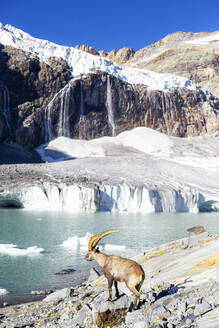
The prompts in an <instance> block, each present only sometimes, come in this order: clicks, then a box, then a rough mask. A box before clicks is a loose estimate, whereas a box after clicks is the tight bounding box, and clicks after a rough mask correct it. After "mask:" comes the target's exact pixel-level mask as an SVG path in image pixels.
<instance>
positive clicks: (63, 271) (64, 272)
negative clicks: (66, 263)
mask: <svg viewBox="0 0 219 328" xmlns="http://www.w3.org/2000/svg"><path fill="white" fill-rule="evenodd" d="M75 271H76V270H75V269H72V268H71V269H63V270H61V271H59V272H56V273H55V274H60V275H64V274H70V273H74V272H75Z"/></svg>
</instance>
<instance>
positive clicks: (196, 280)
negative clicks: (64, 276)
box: [0, 231, 219, 328]
mask: <svg viewBox="0 0 219 328" xmlns="http://www.w3.org/2000/svg"><path fill="white" fill-rule="evenodd" d="M218 249H219V235H215V236H208V233H207V232H205V231H201V232H200V233H193V232H191V233H189V237H188V238H184V239H182V240H178V241H175V242H172V243H168V244H165V245H161V246H160V247H156V248H154V249H151V250H149V251H147V252H146V253H145V254H143V255H139V256H138V257H136V261H137V262H139V263H141V265H142V266H143V268H144V270H145V274H146V279H145V282H144V284H143V287H142V293H141V301H140V303H139V308H138V310H136V311H132V304H133V296H132V295H131V294H130V292H129V291H128V290H127V288H126V287H125V285H123V283H121V284H120V285H119V289H120V292H121V294H120V297H119V298H118V299H114V300H113V301H112V302H108V301H107V298H108V292H107V286H106V279H105V278H104V277H103V276H101V277H97V276H96V275H95V272H92V275H91V276H90V279H89V280H88V281H87V282H86V283H84V284H82V285H80V286H79V287H78V288H66V289H63V290H59V291H56V292H55V293H52V294H50V295H49V296H47V297H46V298H45V299H44V300H43V301H40V302H35V303H27V304H21V305H15V306H8V307H4V308H1V309H0V328H3V327H4V328H5V327H7V328H12V327H13V328H15V327H17V328H21V327H60V328H61V327H62V328H70V327H71V328H73V327H81V328H82V327H86V328H87V327H127V328H128V327H134V328H146V327H151V328H152V327H156V328H158V327H168V328H171V327H172V328H173V327H184V328H186V327H187V328H189V327H200V328H217V327H219V254H218Z"/></svg>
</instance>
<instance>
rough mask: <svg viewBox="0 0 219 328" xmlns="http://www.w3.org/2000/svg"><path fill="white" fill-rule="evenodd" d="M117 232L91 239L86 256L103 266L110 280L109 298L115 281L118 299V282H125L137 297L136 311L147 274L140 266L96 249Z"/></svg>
mask: <svg viewBox="0 0 219 328" xmlns="http://www.w3.org/2000/svg"><path fill="white" fill-rule="evenodd" d="M112 232H118V231H117V230H114V229H112V230H107V231H104V232H102V233H100V234H98V235H94V236H92V237H91V238H90V240H89V243H88V253H87V254H86V256H85V259H86V260H87V261H92V260H96V261H97V263H98V264H99V265H100V266H101V268H102V270H103V273H104V275H105V277H106V278H107V280H108V290H109V297H108V301H111V300H112V285H113V281H114V285H115V289H116V297H117V298H118V297H119V290H118V286H117V282H125V284H126V286H127V287H128V289H129V290H130V291H131V292H132V293H133V294H134V295H135V302H134V309H137V307H138V303H139V299H140V293H139V291H140V288H141V286H142V284H143V282H144V278H145V273H144V270H143V269H142V267H141V266H140V264H138V263H137V262H135V261H133V260H130V259H126V258H123V257H121V256H117V255H107V254H104V253H102V252H100V251H99V248H96V245H97V244H98V242H99V241H100V240H101V239H102V238H103V237H105V236H107V235H109V234H110V233H112Z"/></svg>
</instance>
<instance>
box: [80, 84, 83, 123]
mask: <svg viewBox="0 0 219 328" xmlns="http://www.w3.org/2000/svg"><path fill="white" fill-rule="evenodd" d="M80 94H81V99H80V112H81V116H84V95H83V81H82V80H80Z"/></svg>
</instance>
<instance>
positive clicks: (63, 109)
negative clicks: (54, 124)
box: [58, 83, 71, 138]
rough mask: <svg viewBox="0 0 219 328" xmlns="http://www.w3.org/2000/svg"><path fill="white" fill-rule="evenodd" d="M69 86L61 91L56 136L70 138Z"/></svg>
mask: <svg viewBox="0 0 219 328" xmlns="http://www.w3.org/2000/svg"><path fill="white" fill-rule="evenodd" d="M70 94H71V86H70V84H69V83H68V84H67V86H65V87H64V88H63V89H62V91H61V105H60V110H59V124H58V136H59V137H61V136H63V137H69V138H70V126H69V104H70Z"/></svg>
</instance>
